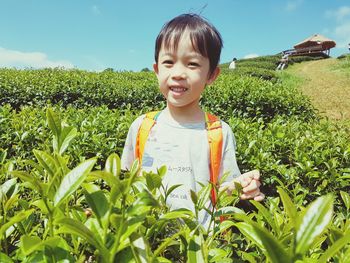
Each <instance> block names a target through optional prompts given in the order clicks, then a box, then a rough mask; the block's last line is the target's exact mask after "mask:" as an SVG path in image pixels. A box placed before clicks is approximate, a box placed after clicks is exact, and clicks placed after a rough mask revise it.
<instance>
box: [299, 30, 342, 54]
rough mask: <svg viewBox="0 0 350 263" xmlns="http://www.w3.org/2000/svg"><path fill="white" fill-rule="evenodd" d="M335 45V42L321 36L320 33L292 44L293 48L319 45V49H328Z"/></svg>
mask: <svg viewBox="0 0 350 263" xmlns="http://www.w3.org/2000/svg"><path fill="white" fill-rule="evenodd" d="M335 46H336V43H335V42H334V41H333V40H331V39H329V38H326V37H325V36H322V35H320V34H314V35H312V36H310V37H308V38H306V39H304V40H303V41H301V42H300V43H298V44H296V45H295V46H294V48H295V49H302V48H309V47H319V49H321V50H329V49H331V48H333V47H335Z"/></svg>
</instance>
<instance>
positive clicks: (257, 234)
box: [236, 221, 292, 263]
mask: <svg viewBox="0 0 350 263" xmlns="http://www.w3.org/2000/svg"><path fill="white" fill-rule="evenodd" d="M236 226H237V227H238V229H239V230H240V231H241V232H242V233H243V234H244V235H245V236H246V237H248V238H249V239H250V240H251V241H252V242H254V243H255V244H256V245H257V246H258V247H260V248H261V249H262V250H263V251H264V253H265V254H266V256H267V257H268V258H269V259H270V260H271V262H273V263H280V262H281V260H282V259H283V262H286V263H289V262H290V263H291V262H292V259H291V256H290V255H289V254H288V252H287V248H285V247H283V245H282V244H281V243H280V242H279V241H278V240H277V239H276V238H275V237H274V236H273V235H272V234H270V232H268V231H267V230H266V229H265V228H263V227H262V226H260V225H259V224H257V223H255V222H253V221H250V222H249V223H247V222H240V223H236Z"/></svg>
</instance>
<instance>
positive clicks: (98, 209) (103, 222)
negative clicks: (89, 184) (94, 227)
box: [84, 190, 110, 228]
mask: <svg viewBox="0 0 350 263" xmlns="http://www.w3.org/2000/svg"><path fill="white" fill-rule="evenodd" d="M84 195H85V199H86V201H87V203H88V204H89V206H90V208H91V209H92V211H93V212H94V214H95V215H96V218H97V220H98V223H99V224H100V226H101V227H102V228H105V227H106V226H107V223H108V214H109V213H108V212H109V205H110V203H109V202H108V200H107V198H106V196H105V194H104V193H103V192H102V191H95V192H93V193H89V192H88V191H86V190H85V191H84Z"/></svg>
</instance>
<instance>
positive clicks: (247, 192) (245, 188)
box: [220, 170, 265, 201]
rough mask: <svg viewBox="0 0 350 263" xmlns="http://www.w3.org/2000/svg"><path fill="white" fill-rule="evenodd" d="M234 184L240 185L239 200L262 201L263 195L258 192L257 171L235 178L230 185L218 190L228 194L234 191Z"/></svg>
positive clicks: (258, 179)
mask: <svg viewBox="0 0 350 263" xmlns="http://www.w3.org/2000/svg"><path fill="white" fill-rule="evenodd" d="M235 182H238V183H240V184H241V185H242V192H243V193H242V194H241V196H240V197H241V199H242V200H247V199H254V200H255V201H262V200H264V198H265V195H264V194H263V193H262V192H260V185H261V183H260V173H259V171H258V170H253V171H249V172H247V173H244V174H242V175H241V176H239V177H237V178H235V179H234V180H233V181H232V182H231V183H229V184H226V185H225V186H224V187H223V188H221V189H220V190H226V191H227V192H228V193H229V194H231V193H232V191H233V190H234V189H235Z"/></svg>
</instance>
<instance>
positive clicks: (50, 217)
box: [0, 109, 350, 262]
mask: <svg viewBox="0 0 350 263" xmlns="http://www.w3.org/2000/svg"><path fill="white" fill-rule="evenodd" d="M45 115H46V118H47V120H46V122H47V125H48V127H49V133H50V137H51V138H52V147H49V148H50V149H51V150H49V151H41V150H38V149H35V150H33V152H34V155H35V159H34V160H27V165H28V166H29V167H30V169H28V170H27V171H23V170H14V169H13V167H12V166H11V163H6V162H5V158H4V156H3V155H1V158H0V179H1V184H0V212H1V213H0V222H1V226H0V243H1V246H2V251H1V252H0V258H1V260H2V262H17V261H23V262H47V261H49V262H57V261H65V262H76V261H78V262H86V261H88V262H91V261H94V262H135V261H136V262H174V261H176V262H184V261H186V262H237V261H242V260H244V261H250V262H251V261H253V262H266V261H270V262H281V261H283V262H296V261H297V260H300V261H304V262H305V261H307V262H327V261H328V260H329V259H334V260H336V261H339V262H345V261H344V260H346V258H347V257H348V256H349V254H350V248H349V245H348V244H349V242H350V235H349V234H350V228H349V223H350V221H349V217H348V216H349V215H350V196H349V194H347V193H346V192H340V194H341V199H342V200H341V202H343V204H344V205H345V207H346V209H344V214H343V213H339V212H338V213H334V212H333V204H334V196H333V195H332V194H328V195H324V196H321V197H319V198H317V199H316V200H315V201H313V202H312V203H309V204H307V205H305V204H304V203H303V205H300V204H299V203H294V201H293V199H291V198H290V195H289V194H288V192H287V191H286V190H284V188H282V187H279V188H278V196H277V197H276V198H269V199H268V200H267V201H266V203H265V206H263V205H262V204H260V203H258V202H254V201H252V202H251V203H252V205H254V206H255V207H256V211H253V212H251V213H249V214H245V213H244V212H243V211H242V210H240V209H237V208H235V207H234V206H233V205H235V204H236V203H237V200H238V199H237V197H238V195H239V188H237V191H235V192H234V195H233V196H227V194H226V193H225V192H220V193H219V203H218V204H217V210H215V209H213V210H211V211H208V213H210V215H211V218H212V223H211V224H214V227H210V226H209V227H208V228H205V227H203V226H201V225H199V224H198V223H197V218H196V215H197V214H198V211H200V210H202V209H205V207H206V205H205V204H206V202H207V201H208V198H209V195H210V191H211V185H208V186H206V187H204V188H203V189H202V190H201V191H200V192H199V193H194V192H193V193H192V194H191V198H192V201H193V203H194V207H195V211H194V213H193V211H189V210H186V209H180V210H173V211H169V209H168V208H167V206H166V198H167V196H168V195H169V194H170V193H171V192H172V191H173V190H174V189H175V188H174V187H171V188H169V189H167V188H165V187H164V186H163V185H162V176H163V175H164V173H165V172H166V169H165V167H162V168H160V169H159V170H158V171H157V173H144V174H143V176H137V175H138V173H139V167H138V165H137V163H136V162H135V163H134V165H133V167H132V168H131V170H130V172H122V171H121V170H120V160H119V157H118V156H117V155H116V154H111V155H110V156H109V157H108V158H107V160H106V162H105V164H104V166H103V167H101V168H99V169H97V170H95V169H94V166H95V163H96V160H95V159H94V158H92V159H87V160H84V161H82V162H81V163H80V164H78V165H77V166H75V167H73V168H69V166H68V160H69V155H67V154H66V153H67V150H68V149H69V147H70V146H71V145H72V144H74V143H73V139H74V138H75V137H76V136H77V129H76V128H75V127H72V126H69V125H67V123H64V122H62V121H61V119H60V117H59V116H58V115H56V114H55V113H54V112H52V110H50V109H48V110H47V111H46V114H45ZM16 178H18V179H19V181H17V179H16ZM175 187H176V186H175ZM298 197H299V193H298V192H297V193H296V196H295V199H296V200H298ZM344 215H345V218H344ZM220 216H225V218H226V220H225V221H223V222H221V223H219V222H217V221H216V219H215V218H218V217H220ZM333 217H334V219H335V220H334V221H332V220H331V219H332V218H333ZM237 230H238V231H239V232H237Z"/></svg>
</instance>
